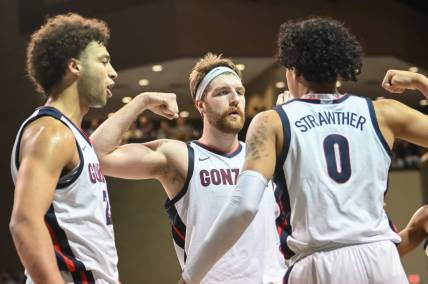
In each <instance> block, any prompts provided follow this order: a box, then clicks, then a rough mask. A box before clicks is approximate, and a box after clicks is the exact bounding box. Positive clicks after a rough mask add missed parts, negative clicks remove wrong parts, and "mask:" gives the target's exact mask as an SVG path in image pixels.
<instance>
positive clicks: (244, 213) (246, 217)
mask: <svg viewBox="0 0 428 284" xmlns="http://www.w3.org/2000/svg"><path fill="white" fill-rule="evenodd" d="M258 210H259V206H258V204H246V203H243V204H241V206H240V209H239V210H238V214H237V215H238V219H239V220H240V221H241V222H242V223H245V224H250V223H251V222H252V221H253V219H254V217H255V216H256V215H257V212H258Z"/></svg>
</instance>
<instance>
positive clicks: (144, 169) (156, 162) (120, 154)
mask: <svg viewBox="0 0 428 284" xmlns="http://www.w3.org/2000/svg"><path fill="white" fill-rule="evenodd" d="M155 142H156V141H155ZM158 148H159V147H158V145H156V144H155V143H150V142H149V143H146V144H137V143H135V144H132V143H131V144H125V145H122V146H120V147H118V148H117V149H116V150H114V151H113V152H111V153H110V154H108V155H105V156H104V157H102V158H101V159H100V162H101V166H102V170H103V173H104V174H105V175H108V176H114V177H119V178H127V179H144V178H155V177H156V176H157V174H158V173H159V170H160V169H161V168H162V167H165V165H166V164H167V159H166V157H165V155H164V154H163V153H162V151H160V150H159V149H158Z"/></svg>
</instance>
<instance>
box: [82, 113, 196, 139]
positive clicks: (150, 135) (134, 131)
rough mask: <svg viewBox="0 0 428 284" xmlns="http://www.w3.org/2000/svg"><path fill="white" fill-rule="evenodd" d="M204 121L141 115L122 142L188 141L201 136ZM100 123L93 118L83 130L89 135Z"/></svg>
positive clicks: (84, 125) (86, 123)
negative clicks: (153, 118) (157, 118)
mask: <svg viewBox="0 0 428 284" xmlns="http://www.w3.org/2000/svg"><path fill="white" fill-rule="evenodd" d="M201 123H202V122H201V121H200V120H190V121H188V120H187V119H186V118H184V117H179V118H178V119H175V120H173V121H169V120H166V119H164V120H151V119H150V118H148V117H147V116H144V115H142V116H140V117H139V118H138V119H137V120H136V121H134V123H133V124H132V125H131V126H130V127H129V129H128V131H126V132H125V134H124V136H123V137H122V143H123V144H125V143H142V142H148V141H152V140H156V139H176V140H180V141H184V142H188V141H191V140H194V139H197V138H199V136H200V131H199V130H198V129H201V127H202V124H201ZM99 124H100V122H99V120H97V119H92V120H90V121H89V122H85V123H84V124H83V130H85V132H86V133H87V134H88V135H91V134H92V132H93V131H94V130H95V129H96V128H97V127H98V125H99Z"/></svg>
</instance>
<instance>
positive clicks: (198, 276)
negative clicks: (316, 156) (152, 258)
mask: <svg viewBox="0 0 428 284" xmlns="http://www.w3.org/2000/svg"><path fill="white" fill-rule="evenodd" d="M278 127H279V129H282V128H281V122H280V120H279V117H278V115H277V114H276V113H275V112H274V111H267V112H263V113H260V114H258V115H257V116H256V117H255V118H254V119H253V121H252V122H251V125H250V127H249V129H248V134H247V140H246V142H247V143H246V144H247V145H246V148H247V150H246V158H245V164H244V167H243V172H242V173H241V175H240V176H239V177H238V181H237V185H236V187H235V189H234V192H233V194H232V198H231V199H230V201H229V202H228V203H227V204H226V205H225V206H224V207H223V209H222V210H221V212H220V214H219V216H218V217H217V218H216V220H215V222H214V224H213V226H212V227H211V229H210V231H209V232H208V234H207V236H206V238H205V240H204V243H203V244H202V245H201V247H200V249H199V250H198V251H197V252H196V255H195V256H194V258H192V259H189V260H188V262H187V263H186V266H185V267H184V271H183V278H182V280H181V281H182V283H186V282H187V283H199V282H200V281H201V280H202V279H203V278H204V277H205V275H206V274H207V273H208V271H209V270H210V269H211V267H212V266H213V265H214V264H215V263H216V262H217V261H218V260H219V259H220V258H221V257H222V256H223V255H224V254H225V253H226V252H227V251H228V250H229V249H230V248H231V247H232V246H233V245H234V244H235V242H236V241H238V239H239V238H240V236H241V235H242V233H243V232H244V231H245V229H246V228H247V227H248V225H249V224H250V223H251V221H252V220H253V218H254V216H255V215H256V214H257V211H258V207H259V204H260V201H261V199H262V197H263V193H264V191H265V188H266V185H267V180H268V179H270V178H271V177H272V175H273V172H274V168H275V161H276V152H275V149H276V148H277V145H278V144H279V143H278V142H277V141H278V139H277V137H278V135H277V134H276V129H278ZM281 135H282V134H281ZM183 280H184V281H185V282H184V281H183Z"/></svg>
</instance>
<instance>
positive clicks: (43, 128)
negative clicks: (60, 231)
mask: <svg viewBox="0 0 428 284" xmlns="http://www.w3.org/2000/svg"><path fill="white" fill-rule="evenodd" d="M42 120H44V121H45V122H46V121H47V120H50V121H49V122H50V123H46V124H41V122H42ZM36 123H37V124H35V125H29V126H28V127H27V129H26V130H25V132H24V134H23V137H22V140H21V149H20V156H21V157H22V158H21V159H20V160H21V162H20V167H19V171H18V176H17V179H16V187H15V196H14V203H13V211H12V216H11V220H10V231H11V234H12V237H13V240H14V243H15V247H16V250H17V252H18V254H19V257H20V259H21V261H22V263H23V265H24V267H25V268H26V269H27V271H28V273H29V275H30V276H31V278H32V279H33V281H34V282H35V283H53V284H54V283H64V282H63V279H62V278H61V275H60V272H59V269H58V265H57V262H56V258H55V253H54V247H53V245H52V240H51V238H50V236H49V232H48V229H47V227H46V224H45V220H44V217H45V214H46V212H47V211H48V209H49V207H50V205H51V203H52V200H53V196H54V193H55V188H56V184H57V182H58V178H59V176H60V173H61V171H62V169H63V168H64V167H66V165H67V164H69V163H71V162H72V159H73V157H74V155H75V153H76V142H75V140H74V137H73V135H72V134H71V132H70V131H69V130H68V129H67V128H66V127H65V126H64V125H62V123H61V122H57V121H55V122H52V119H51V118H41V119H39V120H38V121H37V122H36Z"/></svg>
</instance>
